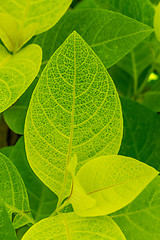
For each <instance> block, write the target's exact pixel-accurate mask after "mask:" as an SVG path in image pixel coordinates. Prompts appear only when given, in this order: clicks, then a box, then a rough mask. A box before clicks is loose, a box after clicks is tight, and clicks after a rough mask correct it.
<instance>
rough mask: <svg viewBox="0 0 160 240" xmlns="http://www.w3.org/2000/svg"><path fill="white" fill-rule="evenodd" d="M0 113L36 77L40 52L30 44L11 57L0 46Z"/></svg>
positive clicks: (13, 101)
mask: <svg viewBox="0 0 160 240" xmlns="http://www.w3.org/2000/svg"><path fill="white" fill-rule="evenodd" d="M0 52H1V55H0V112H3V111H4V110H6V109H7V108H8V107H10V106H11V105H12V104H13V103H15V101H16V100H17V99H18V98H19V97H20V96H21V95H22V94H23V93H24V92H25V90H26V89H27V88H28V87H29V85H30V84H31V83H32V81H33V80H34V78H35V77H36V76H37V74H38V71H39V68H40V64H41V58H42V51H41V48H40V47H39V46H38V45H35V44H31V45H29V46H27V47H25V48H23V49H22V50H21V51H20V52H18V53H16V54H14V55H11V54H10V53H8V52H7V50H6V49H5V48H4V47H3V46H2V45H0Z"/></svg>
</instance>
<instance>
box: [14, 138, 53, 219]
mask: <svg viewBox="0 0 160 240" xmlns="http://www.w3.org/2000/svg"><path fill="white" fill-rule="evenodd" d="M10 159H11V160H12V162H13V163H14V165H15V166H16V168H17V169H18V171H19V173H20V174H21V177H22V178H23V181H24V183H25V186H26V189H27V192H28V197H29V201H30V208H31V212H32V215H33V217H34V219H35V221H39V220H41V219H43V218H45V217H48V216H49V215H50V214H51V213H52V212H53V211H54V210H55V208H56V205H57V196H56V195H55V194H54V193H53V192H52V191H51V190H50V189H48V188H47V187H46V186H45V185H44V183H42V182H41V181H40V180H39V178H37V176H36V175H35V174H34V172H33V171H32V169H31V168H30V166H29V164H28V160H27V158H26V152H25V148H24V139H23V137H21V138H20V139H19V140H18V142H17V143H16V145H15V146H14V149H13V150H12V152H11V154H10Z"/></svg>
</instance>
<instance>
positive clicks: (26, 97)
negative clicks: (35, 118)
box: [3, 78, 38, 135]
mask: <svg viewBox="0 0 160 240" xmlns="http://www.w3.org/2000/svg"><path fill="white" fill-rule="evenodd" d="M37 80H38V79H37V78H36V79H35V80H34V81H33V83H32V84H31V85H30V86H29V88H28V89H27V90H26V91H25V92H24V93H23V95H22V96H21V97H20V98H19V99H18V100H17V102H16V103H15V104H14V105H12V106H11V107H10V108H8V109H7V110H6V111H4V113H3V117H4V120H5V122H6V123H7V125H8V126H9V128H10V129H11V130H12V131H13V132H15V133H17V134H21V135H23V134H24V123H25V118H26V114H27V110H28V106H29V102H30V99H31V96H32V93H33V90H34V88H35V86H36V84H37Z"/></svg>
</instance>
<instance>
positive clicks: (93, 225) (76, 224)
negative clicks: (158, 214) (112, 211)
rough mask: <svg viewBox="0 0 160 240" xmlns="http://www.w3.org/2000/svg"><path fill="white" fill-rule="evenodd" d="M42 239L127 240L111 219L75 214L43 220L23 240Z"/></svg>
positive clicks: (60, 215)
mask: <svg viewBox="0 0 160 240" xmlns="http://www.w3.org/2000/svg"><path fill="white" fill-rule="evenodd" d="M42 229H43V232H42ZM42 237H43V239H45V240H49V239H51V240H52V239H61V240H67V239H74V240H79V239H87V240H91V239H94V240H99V239H101V240H102V239H105V240H110V239H114V240H125V237H124V235H123V233H122V232H121V230H120V229H119V227H118V226H117V225H116V224H115V222H114V221H113V220H112V219H111V218H110V217H107V216H105V217H97V218H80V217H78V216H77V215H76V214H74V213H66V214H59V215H58V216H55V217H49V218H46V219H43V220H41V221H40V222H38V223H37V224H35V225H34V226H33V227H31V228H30V229H29V230H28V232H27V233H26V234H25V235H24V237H23V238H22V240H35V239H36V240H40V239H42Z"/></svg>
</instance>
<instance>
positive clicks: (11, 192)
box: [0, 153, 34, 228]
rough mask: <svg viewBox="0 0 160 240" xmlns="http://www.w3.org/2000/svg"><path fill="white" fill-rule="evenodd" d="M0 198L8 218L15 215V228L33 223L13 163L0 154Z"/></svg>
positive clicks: (25, 195)
mask: <svg viewBox="0 0 160 240" xmlns="http://www.w3.org/2000/svg"><path fill="white" fill-rule="evenodd" d="M0 179H1V181H0V189H1V191H0V198H1V199H2V200H3V202H4V204H5V206H6V208H7V211H8V213H9V216H10V218H11V216H12V213H17V215H16V216H15V218H14V220H13V224H14V227H15V228H19V227H21V226H23V225H25V224H27V223H30V222H32V223H33V222H34V221H33V219H32V216H31V214H30V208H29V202H28V196H27V192H26V189H25V185H24V183H23V181H22V179H21V177H20V175H19V173H18V171H17V169H16V168H15V166H14V165H13V163H12V162H11V161H10V160H9V159H8V158H7V157H6V156H4V155H3V154H2V153H0Z"/></svg>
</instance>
